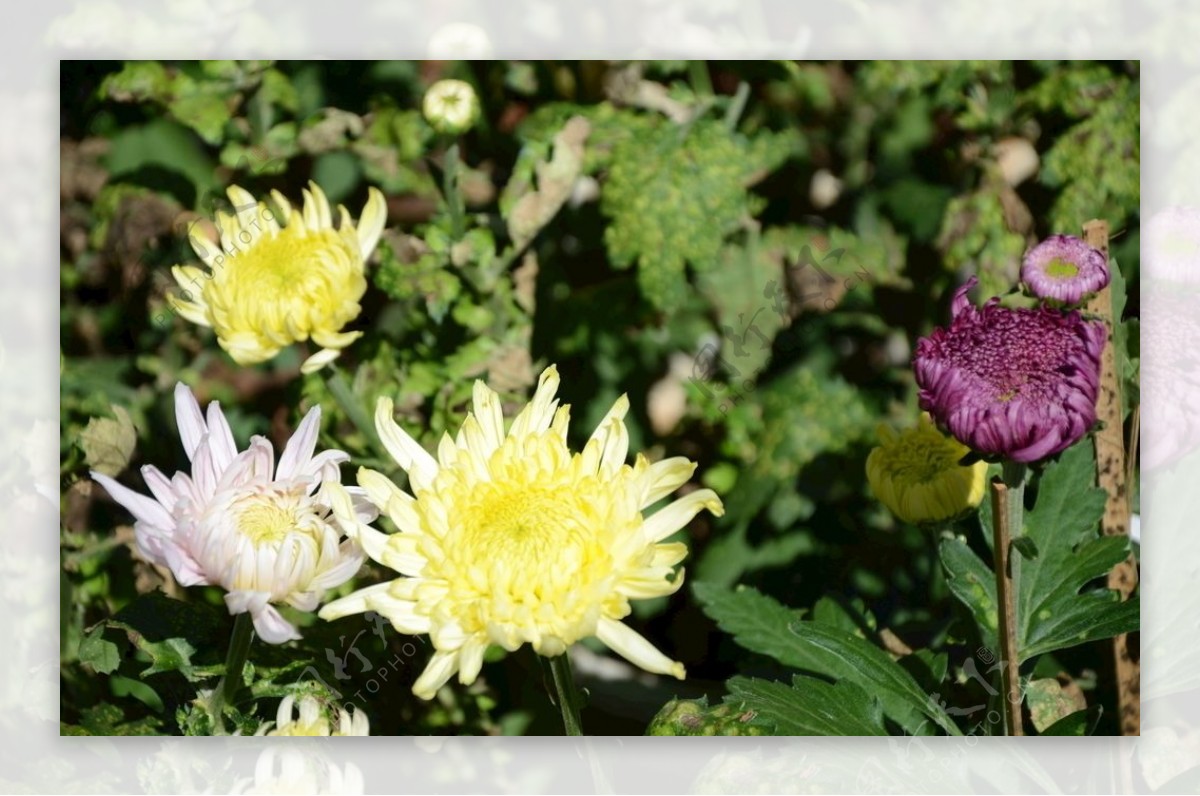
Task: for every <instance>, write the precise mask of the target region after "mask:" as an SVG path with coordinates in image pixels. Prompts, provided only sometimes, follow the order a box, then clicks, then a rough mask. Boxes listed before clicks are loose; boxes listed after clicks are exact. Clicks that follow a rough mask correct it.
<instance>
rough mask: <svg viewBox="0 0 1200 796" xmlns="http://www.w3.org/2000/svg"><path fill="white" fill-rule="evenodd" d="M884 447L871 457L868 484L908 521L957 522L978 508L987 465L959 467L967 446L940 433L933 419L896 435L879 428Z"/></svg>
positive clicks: (886, 428)
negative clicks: (960, 517)
mask: <svg viewBox="0 0 1200 796" xmlns="http://www.w3.org/2000/svg"><path fill="white" fill-rule="evenodd" d="M878 433H879V439H880V442H881V443H882V444H880V446H879V447H877V448H875V449H874V450H872V451H871V453H870V455H869V456H868V457H867V480H868V481H869V482H870V484H871V491H872V492H874V493H875V497H877V498H879V500H880V501H882V503H883V504H884V505H885V506H887V507H888V508H889V509H891V511H892V513H893V514H895V515H896V516H897V517H899V518H900V519H902V520H904V521H905V522H912V523H934V522H943V521H945V520H950V519H953V518H955V517H957V516H959V515H961V514H963V513H965V512H967V511H970V510H971V509H973V508H975V507H976V506H978V505H979V502H980V501H981V500H983V493H984V490H985V487H986V483H985V481H986V478H987V463H986V462H982V461H980V462H975V463H974V464H971V465H968V466H963V465H961V464H959V462H960V461H961V460H962V458H963V457H964V456H966V455H967V453H968V452H969V448H967V446H965V445H963V444H962V443H960V442H959V441H958V440H956V439H954V438H953V437H948V436H946V435H945V434H943V433H942V432H940V431H938V429H937V427H936V426H934V424H933V421H931V420H930V419H929V415H925V414H923V415H921V419H920V420H919V421H918V422H917V425H916V427H915V428H911V429H907V430H905V431H901V432H899V433H897V432H896V431H893V430H892V429H890V428H888V427H887V426H882V425H881V426H880V427H879V430H878Z"/></svg>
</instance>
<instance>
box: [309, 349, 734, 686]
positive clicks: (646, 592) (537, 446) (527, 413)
mask: <svg viewBox="0 0 1200 796" xmlns="http://www.w3.org/2000/svg"><path fill="white" fill-rule="evenodd" d="M558 384H559V378H558V371H557V370H556V369H555V368H554V367H550V368H549V369H547V370H546V371H545V372H544V373H543V374H542V376H541V378H540V380H539V381H538V387H537V391H536V393H535V395H534V397H533V400H532V401H531V402H530V403H529V405H528V406H526V407H525V409H524V410H523V411H522V412H521V413H520V414H519V415H518V416H517V417H516V419H515V420H514V421H513V423H512V427H511V428H510V429H509V430H508V433H507V434H505V432H504V418H503V415H502V412H501V407H500V399H499V397H498V396H497V395H496V393H494V392H493V391H492V390H490V389H488V387H487V386H485V385H484V384H483V383H482V382H476V383H475V392H474V412H473V413H471V414H469V415H468V416H467V419H466V421H465V422H464V423H463V425H462V429H461V430H460V431H459V432H458V436H457V437H456V438H454V439H452V438H451V437H450V436H449V435H448V434H447V435H446V436H444V437H443V438H442V441H441V444H440V445H439V446H438V456H437V458H436V459H435V458H434V457H432V456H430V455H429V454H428V453H427V452H426V451H425V450H424V449H422V448H421V447H420V446H419V445H418V444H417V443H416V442H415V441H414V440H413V439H412V438H411V437H410V436H409V435H408V434H406V433H405V432H404V430H403V429H401V428H400V427H399V426H398V425H397V424H396V423H395V421H394V420H393V419H392V402H391V401H390V400H388V399H386V398H385V399H380V401H379V404H378V406H377V410H376V416H375V422H376V426H377V427H378V429H379V433H380V436H381V437H382V438H383V441H384V444H385V445H386V446H387V449H388V451H389V453H391V455H392V457H393V458H395V459H396V461H397V462H398V463H399V464H400V466H401V467H403V468H404V469H405V470H407V471H408V476H409V483H410V485H411V487H412V495H409V494H408V493H406V492H404V491H403V490H401V489H400V488H399V487H397V486H396V485H395V484H393V483H392V482H391V481H390V480H388V479H387V478H386V477H385V476H383V475H382V474H380V473H378V472H375V471H373V470H368V469H365V468H363V469H360V470H359V472H358V482H359V484H360V485H361V486H362V487H363V488H364V489H365V491H366V493H367V496H368V498H369V499H370V500H371V501H372V502H373V503H375V504H376V505H377V506H379V507H380V509H381V510H383V511H385V512H386V513H387V515H388V516H389V517H390V518H391V519H392V521H393V522H394V523H395V524H396V527H397V528H399V533H396V534H392V535H390V536H389V535H387V534H383V533H380V532H379V531H377V530H375V529H373V528H371V527H369V526H367V525H365V524H364V523H363V522H362V521H360V520H359V519H358V518H357V517H356V516H355V514H354V507H353V504H352V502H351V499H350V496H349V494H348V493H347V492H346V490H345V489H344V488H335V489H333V490H332V491H331V492H330V498H331V501H332V505H333V508H334V516H335V517H336V519H337V520H338V522H339V523H341V524H342V527H343V528H344V529H345V530H346V532H347V534H349V535H351V536H353V537H354V538H356V539H358V540H359V542H360V543H361V544H362V545H363V547H364V549H365V551H366V553H367V555H369V556H370V557H371V558H373V559H374V560H376V561H378V562H380V563H381V564H383V565H384V566H386V567H389V568H391V569H394V570H396V571H397V572H399V573H400V574H401V575H402V577H400V578H398V579H396V580H393V581H391V582H388V583H382V584H379V585H376V586H369V587H367V588H365V589H361V590H359V591H357V592H354V593H353V594H350V595H348V596H346V597H343V598H342V599H340V600H335V601H334V602H332V603H330V604H328V605H326V606H325V607H324V608H323V609H322V610H321V612H320V616H321V617H322V618H323V619H336V618H338V617H341V616H346V615H348V614H353V613H361V612H365V611H376V612H378V613H380V614H382V615H383V616H385V617H387V618H388V619H389V620H390V621H391V622H392V624H393V625H395V627H396V629H397V630H399V631H400V632H401V633H428V634H429V636H430V639H431V641H432V643H433V647H434V650H435V651H434V654H433V657H432V658H431V659H430V661H429V664H428V666H427V667H426V669H425V671H424V672H423V673H422V674H421V676H420V677H419V678H418V679H417V681H416V683H415V684H414V685H413V692H414V693H416V694H417V695H418V696H420V697H422V698H424V699H430V698H432V697H433V696H434V694H435V693H436V692H437V690H438V688H440V687H441V686H442V685H443V684H444V683H445V682H446V681H447V680H449V679H450V678H451V677H452V676H453V675H454V674H455V673H456V672H457V673H458V679H459V682H460V683H463V684H469V683H472V682H474V680H475V678H476V676H477V675H478V674H479V670H480V667H481V666H482V664H483V655H484V651H485V650H486V649H487V647H488V645H489V644H498V645H500V646H501V647H504V648H505V649H507V650H510V651H511V650H515V649H516V648H518V647H519V646H521V645H522V644H525V643H529V644H532V645H533V648H534V650H535V651H537V652H538V653H540V654H542V655H547V656H553V655H561V654H563V653H564V652H566V650H567V647H568V646H570V645H571V644H572V643H574V642H575V641H578V640H579V639H581V638H584V637H586V636H596V637H597V638H599V639H600V641H602V642H604V643H605V644H607V645H608V646H609V647H611V648H612V649H613V650H615V651H616V652H618V653H619V654H621V655H622V656H624V657H625V658H627V659H628V660H629V661H631V662H632V663H634V664H636V665H638V666H640V667H642V668H643V669H646V670H647V671H650V672H655V673H660V674H670V675H674V676H675V677H678V678H680V679H682V678H683V677H684V668H683V665H682V664H680V663H678V662H676V661H673V660H671V659H670V658H668V657H667V656H666V655H664V654H663V653H661V652H659V651H658V650H657V649H656V648H655V647H654V646H653V645H652V644H651V643H650V642H649V641H647V640H646V639H645V638H643V637H642V636H641V635H639V634H638V633H637V632H635V631H634V630H633V629H631V628H630V627H629V626H628V625H625V624H623V623H622V622H621V620H622V619H624V618H625V617H626V616H628V615H629V612H630V607H629V601H630V600H637V599H647V598H651V597H660V596H663V595H668V594H672V593H673V592H675V591H676V590H677V589H678V588H679V586H680V585H681V584H682V582H683V571H682V570H679V571H676V570H675V566H676V565H677V564H678V563H679V562H680V561H682V560H683V558H684V556H686V555H687V547H686V546H685V545H684V544H683V543H681V542H673V543H664V542H663V540H664V539H666V538H667V537H668V536H670V535H671V534H673V533H674V532H676V531H678V530H679V529H681V528H683V527H684V526H685V525H686V524H687V523H688V522H689V521H690V520H691V519H692V518H693V517H694V516H695V515H696V514H697V513H699V512H700V511H701V510H703V509H708V510H709V511H710V512H712V513H713V514H716V515H718V516H719V515H720V514H722V513H723V508H722V506H721V501H720V499H719V498H718V497H717V495H716V493H714V492H713V491H712V490H710V489H700V490H696V491H694V492H692V493H690V494H688V495H687V496H686V497H683V498H680V499H679V500H676V501H675V502H673V503H671V504H669V505H667V506H666V507H664V508H661V509H659V510H658V511H657V512H655V513H654V514H652V515H651V516H649V517H643V516H642V512H643V511H644V510H645V509H647V508H648V507H650V506H651V505H653V504H654V503H656V502H657V501H658V500H660V499H661V498H664V497H666V496H667V495H669V494H671V493H672V492H674V491H675V490H676V489H677V488H679V487H680V486H682V485H683V484H685V483H686V482H687V481H688V479H689V478H691V476H692V473H693V472H694V471H695V468H696V465H695V464H694V463H692V462H690V461H688V460H687V459H685V458H682V457H679V458H672V459H666V460H664V461H661V462H656V463H654V464H651V463H650V462H649V461H648V460H647V459H646V458H645V457H644V456H642V455H641V454H639V455H638V456H637V458H636V460H635V462H634V464H633V465H632V466H630V465H628V464H626V463H625V459H626V456H627V453H628V448H629V437H628V434H627V432H626V429H625V424H624V422H623V419H624V417H625V413H626V412H627V411H628V410H629V401H628V399H627V398H626V397H624V396H622V397H621V398H620V399H618V400H617V402H616V404H614V405H613V407H612V409H611V410H610V411H609V413H608V415H607V416H606V417H605V418H604V419H603V420H602V421H601V422H600V425H599V427H598V428H597V429H596V431H595V433H594V434H592V437H591V439H590V440H589V441H588V443H587V445H586V446H585V447H584V449H583V452H582V453H574V454H573V453H572V452H571V451H570V450H569V449H568V447H567V424H568V415H569V407H567V406H562V407H559V406H558V400H557V399H556V398H555V397H554V396H555V393H556V392H557V390H558Z"/></svg>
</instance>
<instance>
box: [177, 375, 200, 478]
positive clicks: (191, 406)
mask: <svg viewBox="0 0 1200 796" xmlns="http://www.w3.org/2000/svg"><path fill="white" fill-rule="evenodd" d="M175 422H176V423H177V424H178V426H179V439H180V441H182V442H183V452H184V453H186V454H187V457H188V461H191V460H192V457H193V456H194V455H195V454H196V446H198V445H199V444H200V438H201V437H203V436H204V435H205V434H206V433H208V427H207V426H206V425H205V424H204V415H202V414H200V404H199V403H197V402H196V396H195V395H193V394H192V391H191V390H190V389H188V386H187V385H186V384H184V383H183V382H179V383H178V384H176V385H175Z"/></svg>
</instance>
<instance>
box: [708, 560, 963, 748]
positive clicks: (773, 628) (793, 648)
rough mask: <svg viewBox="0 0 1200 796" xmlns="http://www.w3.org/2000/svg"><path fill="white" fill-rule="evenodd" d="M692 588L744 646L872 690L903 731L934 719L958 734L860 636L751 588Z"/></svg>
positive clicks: (926, 727)
mask: <svg viewBox="0 0 1200 796" xmlns="http://www.w3.org/2000/svg"><path fill="white" fill-rule="evenodd" d="M693 591H694V592H695V594H696V597H697V599H699V600H700V602H701V604H702V605H703V606H704V611H705V613H706V614H708V615H709V616H710V617H712V618H713V619H715V620H716V622H717V624H718V625H719V626H720V627H721V629H722V630H725V631H726V632H728V633H732V634H733V636H734V639H735V640H736V641H737V642H738V644H740V645H742V646H743V647H745V648H746V649H749V650H752V651H754V652H759V653H762V654H763V655H769V656H771V657H772V658H774V659H775V660H777V661H779V662H780V663H782V664H784V665H786V666H793V667H795V668H797V669H802V670H805V671H809V672H815V673H817V674H820V675H823V676H825V677H830V678H833V679H835V680H837V681H839V682H842V681H845V682H847V683H850V684H853V685H857V686H860V687H861V688H862V689H865V690H866V691H867V692H869V693H871V694H873V695H875V696H876V697H877V698H878V699H879V702H880V704H881V705H882V708H883V712H884V713H886V714H887V716H888V717H889V718H890V719H892V720H893V721H895V722H896V723H897V724H899V725H900V726H901V727H903V728H904V730H905V731H906V732H909V733H913V734H927V733H929V732H931V731H933V724H934V723H936V725H937V726H940V727H941V728H942V729H943V730H945V731H946V732H948V733H952V734H955V735H957V734H960V733H959V730H958V728H957V727H956V726H955V724H954V722H953V721H951V719H950V717H949V716H948V715H947V714H946V712H945V711H944V710H943V709H942V708H940V707H939V706H937V705H936V704H935V703H934V701H933V700H931V699H930V698H929V695H928V694H926V693H925V692H924V691H923V690H922V689H921V687H920V686H919V685H917V682H916V681H915V680H914V679H913V678H912V676H911V675H910V674H909V673H908V672H906V671H905V670H904V669H903V668H902V667H901V666H900V665H899V664H897V663H896V662H895V661H893V660H892V659H891V658H890V657H888V654H887V653H886V652H884V651H883V650H882V649H880V648H878V647H876V646H875V645H873V644H871V642H869V641H867V640H866V639H863V638H859V637H858V636H856V635H854V634H853V633H850V632H848V631H846V630H843V629H841V628H837V627H832V626H829V625H822V624H819V623H817V622H807V621H802V620H801V619H800V618H799V616H798V615H797V613H796V612H795V611H793V610H791V609H789V608H787V607H785V606H783V605H781V604H780V603H778V602H776V601H775V600H773V599H772V598H770V597H768V596H766V595H763V594H760V593H759V592H758V591H756V590H754V589H752V588H748V587H739V588H738V589H737V590H735V591H730V590H727V589H723V588H720V587H716V586H713V585H712V584H707V583H697V584H695V586H694V587H693ZM930 720H932V723H931V721H930Z"/></svg>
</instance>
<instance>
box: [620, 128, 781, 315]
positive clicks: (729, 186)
mask: <svg viewBox="0 0 1200 796" xmlns="http://www.w3.org/2000/svg"><path fill="white" fill-rule="evenodd" d="M750 151H751V148H750V145H749V142H748V141H747V140H746V139H745V138H744V137H743V136H740V135H737V134H735V133H731V132H729V131H728V130H726V129H725V127H724V125H722V124H721V123H719V122H714V121H709V120H700V121H697V122H695V123H693V124H692V125H691V126H690V127H684V128H679V127H676V126H674V125H671V124H668V123H666V122H665V121H661V122H660V123H659V124H658V125H657V126H655V127H654V128H652V129H651V130H649V131H647V132H646V133H645V134H644V135H641V136H638V137H637V138H635V139H630V140H627V141H624V142H622V143H621V144H619V145H618V146H617V147H616V149H615V150H614V152H613V162H612V167H611V169H610V171H609V174H608V181H607V182H606V183H605V185H604V190H603V194H602V196H601V202H600V209H601V211H602V212H603V213H604V215H606V216H607V217H608V218H609V219H611V223H610V224H609V226H608V227H607V229H605V231H604V243H605V246H606V247H607V248H608V253H609V256H610V257H611V259H612V261H613V264H614V265H615V266H616V267H618V268H628V267H630V266H632V265H634V264H635V263H636V264H637V268H638V284H639V286H640V287H641V290H642V294H643V295H644V296H645V297H646V299H647V300H648V301H649V302H650V303H651V304H653V305H654V306H655V307H657V308H658V309H660V310H671V309H675V308H677V307H679V306H680V305H681V304H682V303H683V301H684V298H685V296H686V292H687V284H688V283H687V278H686V275H685V271H686V266H687V265H688V264H689V263H690V264H691V265H692V266H693V267H694V268H696V269H697V270H698V271H699V270H705V269H708V268H711V267H713V266H714V265H715V264H716V263H717V259H718V255H719V254H720V251H721V246H722V244H723V243H724V241H725V237H726V236H727V235H728V234H729V233H731V232H733V231H734V230H735V229H737V228H738V227H739V226H740V225H741V224H742V223H743V222H744V221H747V220H749V219H750V218H752V217H753V216H754V215H755V211H756V210H757V209H758V207H759V203H758V202H757V201H755V200H754V199H753V197H752V196H751V195H750V193H749V192H748V191H747V182H748V180H749V178H750V177H751V175H752V173H753V165H754V164H752V163H748V157H747V156H748V154H750Z"/></svg>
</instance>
